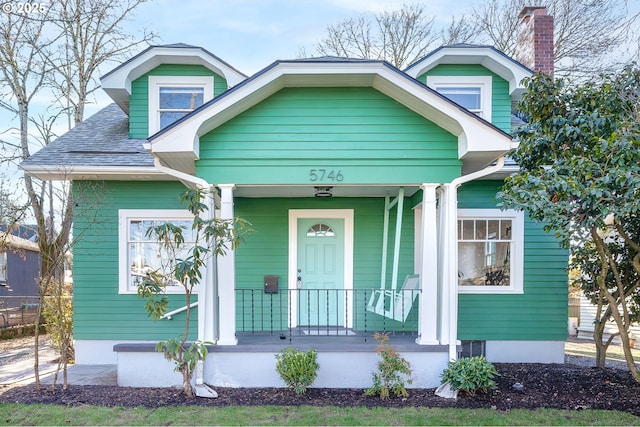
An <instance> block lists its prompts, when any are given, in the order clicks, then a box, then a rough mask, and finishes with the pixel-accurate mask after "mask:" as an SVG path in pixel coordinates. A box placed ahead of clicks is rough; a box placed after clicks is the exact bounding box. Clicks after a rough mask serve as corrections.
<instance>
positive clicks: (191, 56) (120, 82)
mask: <svg viewBox="0 0 640 427" xmlns="http://www.w3.org/2000/svg"><path fill="white" fill-rule="evenodd" d="M162 64H184V65H202V66H204V67H206V68H208V69H209V70H211V71H213V72H215V73H217V74H219V75H221V76H223V77H224V78H225V79H226V80H227V86H228V87H233V86H235V85H237V84H238V83H240V82H242V81H243V80H245V79H246V78H247V76H246V75H244V74H243V73H241V72H240V71H238V70H236V69H235V68H233V67H232V66H230V65H229V64H227V63H226V62H224V61H222V60H221V59H220V58H218V57H217V56H215V55H213V54H212V53H210V52H209V51H207V50H205V49H202V48H200V47H195V46H193V47H167V46H152V47H150V48H148V49H146V50H144V51H143V52H141V53H139V54H138V55H136V56H134V57H133V58H131V59H130V60H129V61H127V62H125V63H123V64H121V65H120V66H118V67H117V68H115V69H114V70H112V71H110V72H108V73H107V74H105V75H104V76H102V77H101V78H100V82H101V86H102V89H103V90H104V91H105V92H106V93H107V95H109V97H110V98H111V99H112V100H113V101H114V102H115V103H116V104H118V106H120V108H122V110H123V111H124V112H126V113H127V114H128V113H129V97H130V96H131V83H132V82H133V81H134V80H135V79H137V78H138V77H140V76H142V75H144V74H145V73H148V72H149V71H151V70H153V69H154V68H156V67H157V66H159V65H162Z"/></svg>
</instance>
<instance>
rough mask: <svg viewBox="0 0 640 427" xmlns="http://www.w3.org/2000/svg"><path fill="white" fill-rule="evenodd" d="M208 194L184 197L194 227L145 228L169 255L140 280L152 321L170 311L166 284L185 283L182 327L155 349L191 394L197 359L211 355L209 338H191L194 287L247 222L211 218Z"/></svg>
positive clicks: (239, 236) (233, 243) (233, 244)
mask: <svg viewBox="0 0 640 427" xmlns="http://www.w3.org/2000/svg"><path fill="white" fill-rule="evenodd" d="M205 197H207V196H206V195H205V193H204V192H203V191H201V190H189V191H187V192H186V193H184V194H183V195H182V196H181V197H180V200H181V201H182V202H183V203H186V205H187V209H188V210H189V212H191V213H192V214H193V225H192V228H191V230H188V229H185V228H183V227H182V226H180V225H178V224H172V223H169V222H167V223H164V224H160V225H158V226H155V227H150V228H149V229H148V230H147V232H146V234H147V236H148V237H155V238H156V239H157V241H158V242H159V243H160V250H161V251H162V258H163V259H164V260H166V261H167V263H168V264H167V265H168V268H167V269H164V268H160V269H157V270H156V271H153V272H151V273H149V274H148V276H147V278H146V279H145V280H143V282H142V284H141V285H140V286H138V296H140V297H141V298H145V299H146V303H145V309H146V310H147V313H148V314H149V316H150V317H152V318H153V320H154V321H156V320H158V319H160V318H161V317H162V316H163V315H164V314H165V313H166V312H167V306H168V304H169V299H168V297H167V296H166V295H165V290H166V287H167V286H169V285H179V286H182V288H183V289H184V298H185V304H186V308H185V323H184V332H183V333H182V334H181V335H179V336H178V337H175V338H170V339H168V340H166V341H161V342H159V343H158V345H157V346H156V351H162V352H163V353H164V356H165V358H166V359H167V360H169V361H173V362H174V364H175V370H176V371H177V372H180V373H181V374H182V388H183V391H184V393H185V394H186V395H187V396H188V397H193V388H192V386H191V379H192V378H193V372H194V370H195V368H196V364H197V362H199V361H204V359H206V357H207V347H206V344H207V343H205V342H202V341H194V342H191V343H187V341H188V339H189V321H190V318H191V298H192V296H193V292H194V289H195V287H196V286H197V285H198V284H199V283H200V281H201V280H202V274H203V269H204V268H205V266H206V263H207V259H208V258H209V257H215V256H220V255H224V254H225V253H226V252H227V251H228V250H230V249H235V248H236V246H237V245H238V244H239V243H240V242H241V239H242V234H243V233H245V232H247V231H248V228H247V225H248V223H247V222H246V221H244V220H242V219H239V218H236V219H235V220H221V219H217V218H209V217H208V215H209V214H208V211H209V208H208V206H207V203H205V201H204V199H205ZM187 235H191V236H193V237H194V241H193V242H191V241H190V239H185V236H187Z"/></svg>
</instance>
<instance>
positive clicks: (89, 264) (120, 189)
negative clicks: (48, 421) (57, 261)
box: [73, 181, 197, 340]
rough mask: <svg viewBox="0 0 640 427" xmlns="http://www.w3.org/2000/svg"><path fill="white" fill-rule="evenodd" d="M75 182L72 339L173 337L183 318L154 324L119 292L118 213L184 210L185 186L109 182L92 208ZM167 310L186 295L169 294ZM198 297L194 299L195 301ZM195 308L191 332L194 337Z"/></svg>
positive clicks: (135, 300) (132, 297)
mask: <svg viewBox="0 0 640 427" xmlns="http://www.w3.org/2000/svg"><path fill="white" fill-rule="evenodd" d="M85 185H86V183H85V182H82V181H77V182H75V183H74V196H75V197H77V198H76V201H77V202H78V207H77V208H76V210H75V213H74V237H75V238H76V239H77V240H78V241H77V243H76V244H75V245H74V248H73V257H74V265H73V284H74V294H73V300H74V313H73V315H74V338H75V339H79V340H141V339H145V340H161V339H167V338H171V337H174V336H177V335H178V334H180V333H181V332H182V331H183V328H184V323H183V321H184V314H178V315H176V316H174V318H173V320H159V321H157V322H153V321H152V319H151V318H150V317H148V316H147V312H146V311H145V309H144V300H142V299H140V298H138V296H137V295H120V294H118V209H184V206H183V205H181V203H180V201H179V200H178V197H179V195H180V194H182V193H183V192H184V191H185V188H184V186H182V185H181V184H179V183H173V182H171V183H170V182H107V183H105V184H104V186H102V187H100V188H101V190H100V192H101V194H100V195H99V196H97V197H96V199H98V200H99V201H98V202H97V203H96V204H93V203H91V204H89V203H85V200H84V199H83V195H82V187H83V186H85ZM169 299H170V308H169V310H172V309H175V308H179V307H183V306H184V305H185V300H184V295H169ZM195 300H197V296H196V297H194V301H195ZM196 319H197V308H196V309H195V310H194V311H193V312H192V319H191V322H190V325H191V326H190V328H191V332H192V336H193V337H194V338H195V336H196V335H195V334H197V322H196Z"/></svg>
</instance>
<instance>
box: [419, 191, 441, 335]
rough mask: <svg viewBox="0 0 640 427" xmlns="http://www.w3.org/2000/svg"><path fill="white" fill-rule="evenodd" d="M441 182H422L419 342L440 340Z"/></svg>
mask: <svg viewBox="0 0 640 427" xmlns="http://www.w3.org/2000/svg"><path fill="white" fill-rule="evenodd" d="M437 187H438V184H422V192H423V200H422V236H421V237H420V238H421V242H422V262H421V269H420V288H421V289H422V292H421V293H420V309H419V314H418V331H419V333H420V337H419V338H418V339H417V340H416V343H417V344H420V345H430V344H439V342H438V336H437V335H438V238H437V237H438V234H437V233H438V229H437V219H438V215H437V209H436V188H437Z"/></svg>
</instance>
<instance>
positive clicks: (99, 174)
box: [20, 164, 174, 181]
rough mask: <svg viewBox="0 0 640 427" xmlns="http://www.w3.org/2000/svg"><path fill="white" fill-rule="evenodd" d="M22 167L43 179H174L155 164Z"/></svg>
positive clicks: (21, 166)
mask: <svg viewBox="0 0 640 427" xmlns="http://www.w3.org/2000/svg"><path fill="white" fill-rule="evenodd" d="M20 168H21V169H22V170H24V172H25V173H26V174H29V175H31V176H34V177H36V178H38V179H42V180H51V181H71V180H74V181H82V180H101V179H105V180H132V181H138V180H140V181H143V180H147V181H172V180H174V179H173V178H172V177H170V176H167V175H165V174H163V173H161V172H159V171H158V170H157V169H156V168H154V167H153V166H68V165H53V164H50V165H25V164H21V165H20Z"/></svg>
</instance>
